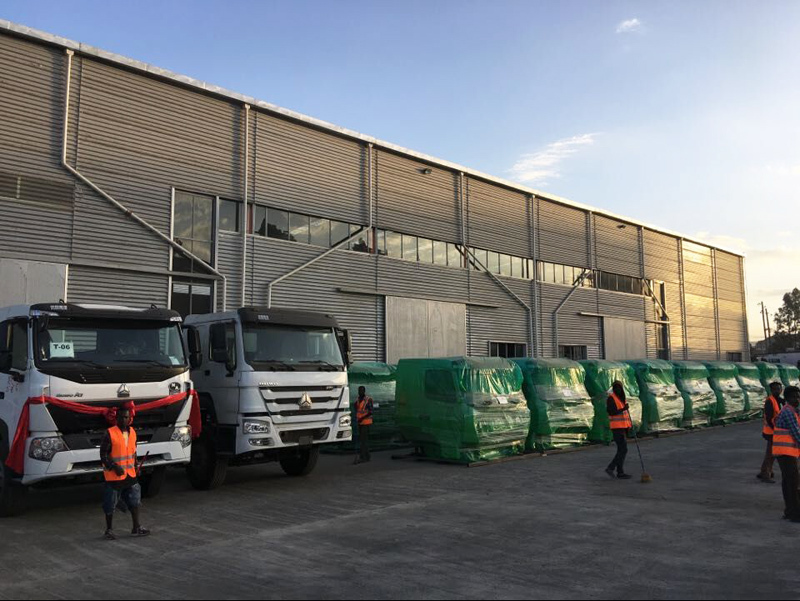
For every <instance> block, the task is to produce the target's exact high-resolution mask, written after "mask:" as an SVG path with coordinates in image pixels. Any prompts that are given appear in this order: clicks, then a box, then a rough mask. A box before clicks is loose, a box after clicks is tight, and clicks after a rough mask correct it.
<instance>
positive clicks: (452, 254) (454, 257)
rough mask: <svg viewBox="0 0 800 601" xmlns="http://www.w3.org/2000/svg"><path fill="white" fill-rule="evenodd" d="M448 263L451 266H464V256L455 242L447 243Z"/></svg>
mask: <svg viewBox="0 0 800 601" xmlns="http://www.w3.org/2000/svg"><path fill="white" fill-rule="evenodd" d="M447 264H448V265H449V266H450V267H464V257H462V256H461V252H460V251H459V250H458V248H457V247H456V245H455V244H451V243H450V242H448V243H447Z"/></svg>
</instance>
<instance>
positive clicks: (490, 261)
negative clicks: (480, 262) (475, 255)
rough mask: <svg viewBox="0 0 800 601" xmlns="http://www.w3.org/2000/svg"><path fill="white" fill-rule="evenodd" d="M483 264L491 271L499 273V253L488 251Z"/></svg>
mask: <svg viewBox="0 0 800 601" xmlns="http://www.w3.org/2000/svg"><path fill="white" fill-rule="evenodd" d="M485 265H486V268H487V269H488V270H489V271H491V272H492V273H500V255H499V254H498V253H496V252H492V251H489V253H488V256H487V259H486V263H485Z"/></svg>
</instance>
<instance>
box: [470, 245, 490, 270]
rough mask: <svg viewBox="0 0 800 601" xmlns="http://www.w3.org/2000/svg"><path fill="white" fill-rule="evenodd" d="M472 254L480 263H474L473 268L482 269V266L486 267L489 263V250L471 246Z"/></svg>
mask: <svg viewBox="0 0 800 601" xmlns="http://www.w3.org/2000/svg"><path fill="white" fill-rule="evenodd" d="M472 254H473V255H474V256H475V258H476V259H477V260H478V263H480V265H476V266H475V269H484V268H487V269H488V265H489V251H488V250H481V249H480V248H473V249H472Z"/></svg>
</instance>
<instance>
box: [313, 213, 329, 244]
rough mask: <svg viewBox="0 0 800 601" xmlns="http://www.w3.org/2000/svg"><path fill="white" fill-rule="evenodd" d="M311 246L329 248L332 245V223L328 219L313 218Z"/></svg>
mask: <svg viewBox="0 0 800 601" xmlns="http://www.w3.org/2000/svg"><path fill="white" fill-rule="evenodd" d="M310 227H311V238H310V242H311V244H314V245H316V246H324V247H325V248H328V246H329V245H330V243H331V222H330V221H328V220H327V219H319V218H316V217H312V218H311V225H310Z"/></svg>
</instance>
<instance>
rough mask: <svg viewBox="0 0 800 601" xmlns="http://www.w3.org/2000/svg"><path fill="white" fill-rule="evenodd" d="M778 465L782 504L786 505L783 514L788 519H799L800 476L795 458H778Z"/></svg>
mask: <svg viewBox="0 0 800 601" xmlns="http://www.w3.org/2000/svg"><path fill="white" fill-rule="evenodd" d="M778 465H779V466H780V467H781V486H782V487H783V502H784V503H785V504H786V508H785V509H784V512H783V514H784V515H785V516H786V517H788V518H790V519H800V491H798V488H797V487H798V485H799V484H800V474H798V471H797V459H796V458H795V457H786V456H781V455H779V456H778Z"/></svg>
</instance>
